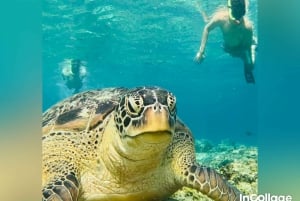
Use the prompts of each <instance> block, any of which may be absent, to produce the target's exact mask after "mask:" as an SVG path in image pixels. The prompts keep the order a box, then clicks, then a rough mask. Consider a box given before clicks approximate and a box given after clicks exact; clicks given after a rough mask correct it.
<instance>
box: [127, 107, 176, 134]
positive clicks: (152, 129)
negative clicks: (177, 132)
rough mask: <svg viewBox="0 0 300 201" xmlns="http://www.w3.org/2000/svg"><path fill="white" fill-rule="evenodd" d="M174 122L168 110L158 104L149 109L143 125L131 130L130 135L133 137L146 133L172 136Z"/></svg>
mask: <svg viewBox="0 0 300 201" xmlns="http://www.w3.org/2000/svg"><path fill="white" fill-rule="evenodd" d="M174 122H175V121H174V119H173V117H172V116H170V113H169V110H168V108H167V107H165V106H163V105H161V104H159V103H158V104H155V105H153V106H152V107H149V108H147V109H146V110H145V112H144V117H143V119H142V120H141V123H140V124H139V125H137V126H136V127H135V126H132V127H131V128H129V130H128V133H130V134H131V136H132V137H133V136H137V135H140V134H145V133H152V134H159V133H164V134H168V135H170V134H172V133H173V132H174Z"/></svg>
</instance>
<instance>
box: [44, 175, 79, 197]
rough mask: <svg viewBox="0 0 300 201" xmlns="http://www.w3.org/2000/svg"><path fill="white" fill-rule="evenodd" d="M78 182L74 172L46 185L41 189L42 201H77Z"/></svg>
mask: <svg viewBox="0 0 300 201" xmlns="http://www.w3.org/2000/svg"><path fill="white" fill-rule="evenodd" d="M78 195H79V182H78V179H77V178H76V175H75V173H74V172H70V173H68V174H66V175H65V176H63V177H61V178H59V179H56V180H54V181H52V182H50V183H48V184H47V185H46V186H45V187H44V188H43V201H77V199H78Z"/></svg>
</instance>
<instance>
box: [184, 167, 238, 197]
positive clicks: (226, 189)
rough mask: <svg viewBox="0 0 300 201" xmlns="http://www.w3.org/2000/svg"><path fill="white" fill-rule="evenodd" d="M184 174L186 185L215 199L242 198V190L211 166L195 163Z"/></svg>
mask: <svg viewBox="0 0 300 201" xmlns="http://www.w3.org/2000/svg"><path fill="white" fill-rule="evenodd" d="M183 174H184V175H183V178H184V185H185V186H188V187H190V188H193V189H196V190H198V191H200V192H201V193H203V194H205V195H207V196H208V197H210V198H211V199H213V200H220V201H239V200H240V192H239V191H238V190H237V189H236V188H234V187H233V186H231V185H230V184H229V183H228V182H227V181H226V180H224V179H223V178H222V176H221V175H220V174H218V173H217V172H216V171H215V170H213V169H211V168H209V167H204V166H200V165H199V164H197V163H195V164H192V165H190V166H189V167H188V168H186V170H185V171H184V173H183Z"/></svg>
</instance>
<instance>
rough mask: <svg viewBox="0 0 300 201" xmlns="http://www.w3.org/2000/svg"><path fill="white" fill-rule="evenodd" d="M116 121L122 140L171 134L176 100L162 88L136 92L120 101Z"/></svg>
mask: <svg viewBox="0 0 300 201" xmlns="http://www.w3.org/2000/svg"><path fill="white" fill-rule="evenodd" d="M114 119H115V123H116V127H117V129H118V131H119V134H120V135H121V137H135V136H138V135H141V134H145V133H155V132H166V133H169V134H172V133H173V132H174V128H175V122H176V97H175V96H174V95H173V94H172V93H170V92H168V91H165V90H163V89H160V88H154V87H153V88H138V89H135V90H133V91H131V92H129V93H127V94H126V95H125V96H123V97H122V98H121V100H120V103H119V104H118V106H117V107H116V112H115V116H114Z"/></svg>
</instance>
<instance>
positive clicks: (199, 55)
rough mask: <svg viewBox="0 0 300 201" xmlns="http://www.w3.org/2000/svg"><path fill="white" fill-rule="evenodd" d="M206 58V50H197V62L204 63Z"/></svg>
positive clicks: (195, 59)
mask: <svg viewBox="0 0 300 201" xmlns="http://www.w3.org/2000/svg"><path fill="white" fill-rule="evenodd" d="M204 59H205V54H204V52H197V54H196V56H195V58H194V61H195V62H197V63H202V62H203V60H204Z"/></svg>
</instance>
